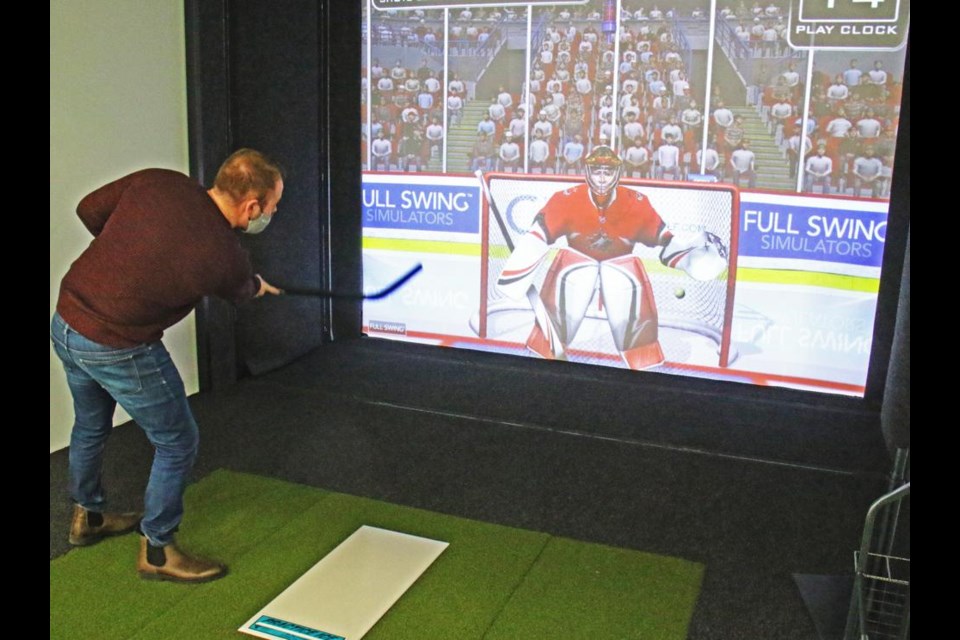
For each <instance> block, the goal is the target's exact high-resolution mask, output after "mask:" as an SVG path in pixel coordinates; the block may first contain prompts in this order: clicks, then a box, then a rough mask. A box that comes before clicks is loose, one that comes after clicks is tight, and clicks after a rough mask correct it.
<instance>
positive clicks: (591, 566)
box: [50, 471, 702, 640]
mask: <svg viewBox="0 0 960 640" xmlns="http://www.w3.org/2000/svg"><path fill="white" fill-rule="evenodd" d="M186 501H187V516H186V517H185V519H184V524H183V534H182V535H180V537H179V539H180V541H181V543H182V544H183V545H184V547H185V548H187V549H188V550H190V551H193V552H196V553H198V554H201V555H208V556H210V557H216V558H218V559H221V560H223V561H225V562H226V563H227V564H228V565H229V567H230V575H228V576H227V577H226V578H224V579H222V580H218V581H215V582H211V583H206V584H201V585H180V584H170V583H158V582H152V581H141V580H140V579H139V578H138V577H137V575H136V570H135V564H136V553H137V548H138V543H139V542H138V540H137V536H136V535H128V536H123V537H120V538H115V539H110V540H105V541H103V542H101V543H99V544H98V545H96V546H94V547H90V548H85V549H77V550H73V551H71V552H69V553H68V554H66V555H65V556H63V557H61V558H57V559H55V560H53V561H52V562H51V563H50V598H51V601H50V637H51V638H68V637H69V638H98V640H99V639H105V640H108V639H111V638H123V639H134V638H135V639H136V640H149V639H156V640H160V639H164V640H166V639H169V638H190V639H197V640H203V639H207V638H210V639H212V638H234V639H239V638H242V637H249V636H243V635H241V634H239V633H238V632H237V631H236V630H237V628H238V627H239V626H241V625H242V624H243V623H244V622H246V621H247V620H248V619H249V618H250V616H252V615H253V614H254V613H256V612H257V611H259V610H260V608H262V607H263V606H265V605H266V604H267V603H269V602H270V601H271V600H273V598H275V597H276V596H277V595H279V594H280V592H282V591H283V590H284V589H285V588H286V587H287V586H288V585H290V584H291V583H292V582H293V581H294V580H296V579H297V578H298V577H300V576H301V575H302V574H303V573H304V572H305V571H306V570H307V569H309V568H310V567H312V566H313V565H314V564H316V563H317V562H318V561H319V560H320V559H321V558H322V557H324V556H325V555H326V554H327V553H328V552H329V551H330V550H332V549H333V548H334V547H336V546H337V545H338V544H340V542H342V541H343V540H344V539H345V538H346V537H347V536H349V535H350V534H351V533H353V532H354V531H355V530H356V529H357V528H358V527H360V526H361V525H364V524H366V525H371V526H375V527H382V528H384V529H391V530H395V531H402V532H404V533H409V534H412V535H418V536H423V537H426V538H432V539H436V540H443V541H446V542H449V543H450V546H449V547H448V548H447V550H446V551H445V552H444V553H443V554H441V556H440V557H439V558H438V559H437V561H436V562H434V564H433V565H432V566H431V567H430V568H429V569H428V570H427V572H426V573H425V574H424V575H423V576H422V577H421V578H420V580H418V581H417V582H416V583H415V584H414V585H413V587H411V588H410V590H409V591H407V593H406V594H404V596H403V597H402V598H401V599H400V601H399V602H397V603H396V605H394V606H393V608H391V609H390V611H388V612H387V614H386V615H385V616H384V617H383V618H382V619H381V620H380V621H379V622H378V623H377V624H376V625H375V626H374V627H373V629H371V631H370V632H369V633H368V634H367V635H366V636H365V638H368V639H370V640H384V639H391V640H393V639H397V640H405V639H408V638H409V639H411V640H412V639H414V638H416V639H418V640H427V639H432V638H435V639H437V640H440V639H443V640H469V639H472V638H476V639H480V638H510V639H513V640H516V639H520V638H522V639H524V640H526V639H531V640H532V639H535V638H561V637H564V638H639V637H642V638H651V639H656V638H664V639H676V640H682V639H683V638H685V637H686V625H687V624H688V622H689V619H690V615H691V613H692V610H693V604H694V602H695V599H696V594H697V591H698V589H699V585H700V578H701V571H702V567H701V566H700V565H697V564H694V563H690V562H685V561H681V560H676V559H673V558H664V557H661V556H654V555H650V554H643V553H639V552H635V551H628V550H624V549H615V548H610V547H604V546H600V545H592V544H585V543H579V542H575V541H572V540H566V539H559V538H552V537H550V536H548V535H546V534H542V533H536V532H531V531H524V530H521V529H512V528H509V527H502V526H498V525H492V524H487V523H483V522H477V521H472V520H466V519H463V518H456V517H453V516H447V515H442V514H437V513H431V512H428V511H422V510H418V509H412V508H408V507H400V506H397V505H391V504H387V503H384V502H378V501H375V500H369V499H365V498H358V497H353V496H348V495H344V494H337V493H331V492H326V491H322V490H320V489H315V488H311V487H305V486H301V485H295V484H291V483H286V482H281V481H277V480H271V479H268V478H263V477H259V476H252V475H247V474H241V473H235V472H228V471H217V472H215V473H213V474H211V475H210V476H208V477H207V478H205V479H203V480H202V481H200V482H198V483H196V484H194V485H192V486H191V487H190V488H189V489H188V491H187V495H186Z"/></svg>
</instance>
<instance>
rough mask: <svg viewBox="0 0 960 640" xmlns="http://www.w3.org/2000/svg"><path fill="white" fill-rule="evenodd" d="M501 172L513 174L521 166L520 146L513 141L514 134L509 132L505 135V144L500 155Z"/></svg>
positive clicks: (501, 147)
mask: <svg viewBox="0 0 960 640" xmlns="http://www.w3.org/2000/svg"><path fill="white" fill-rule="evenodd" d="M498 155H499V157H500V170H501V171H508V172H510V173H513V172H515V171H516V170H517V168H518V167H519V166H520V145H518V144H517V143H516V142H514V140H513V134H512V133H510V132H509V131H507V132H506V133H504V134H503V144H501V145H500V150H499V153H498Z"/></svg>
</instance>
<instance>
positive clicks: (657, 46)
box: [471, 3, 704, 179]
mask: <svg viewBox="0 0 960 640" xmlns="http://www.w3.org/2000/svg"><path fill="white" fill-rule="evenodd" d="M648 7H649V8H647V7H645V8H640V7H637V8H636V9H631V8H630V6H629V5H628V6H626V7H625V9H624V18H627V16H629V20H626V19H624V20H623V21H622V24H621V28H620V32H619V37H620V42H619V54H620V57H619V59H616V55H615V47H614V43H613V42H608V39H607V38H606V36H605V34H603V33H602V31H601V22H600V19H599V14H598V8H599V5H598V3H593V4H591V5H588V6H586V7H585V8H577V7H569V8H567V7H564V8H561V9H560V10H559V11H557V12H552V13H551V14H549V16H548V17H550V18H552V19H551V20H548V21H545V22H544V27H543V31H542V34H541V37H540V38H539V39H538V40H537V41H536V42H534V43H532V46H533V47H535V50H534V52H533V55H532V56H531V58H532V67H531V70H530V86H529V88H528V90H527V88H523V87H521V91H520V94H519V95H513V96H510V100H506V99H504V94H503V91H504V90H503V89H501V93H500V96H499V97H495V98H494V99H493V102H494V103H496V102H497V101H498V100H499V101H503V102H504V103H505V108H504V109H502V110H501V109H499V108H496V112H495V113H493V112H492V113H491V114H490V116H489V117H484V121H492V126H489V125H487V128H486V130H483V128H481V129H480V130H478V131H477V144H476V145H475V146H474V149H473V151H472V154H471V169H474V170H475V169H491V170H500V171H520V170H522V167H523V157H524V154H526V156H527V161H528V171H529V172H530V173H550V174H567V173H571V174H572V173H581V172H582V170H583V166H582V163H583V159H584V158H585V157H586V156H587V155H588V154H589V153H590V151H591V150H592V149H593V147H595V146H596V145H600V144H606V145H612V146H614V148H616V149H617V150H618V152H619V153H620V155H621V157H622V158H623V159H624V161H625V175H628V176H633V177H644V178H649V177H654V178H666V179H670V178H672V179H682V178H685V177H686V175H687V173H688V172H689V171H690V168H691V165H692V163H693V162H698V159H697V155H698V149H699V146H700V141H701V135H702V127H703V124H704V123H703V114H702V112H701V111H700V109H699V106H698V103H697V100H696V99H695V98H694V97H693V95H692V93H691V90H690V84H689V81H688V79H687V61H686V60H685V58H686V57H688V56H687V54H686V52H685V51H684V50H683V49H682V47H681V46H680V44H679V43H678V38H677V37H676V30H675V23H674V21H673V20H671V19H670V18H669V17H668V16H672V15H675V12H674V10H668V11H661V10H660V9H659V8H657V6H656V5H653V6H649V5H648ZM577 15H580V16H582V17H585V18H587V19H588V22H586V26H581V25H580V24H578V23H577V22H576V20H575V19H574V16H577ZM615 81H616V83H617V85H616V87H615V86H614V82H615ZM507 93H508V94H509V92H507ZM494 108H495V107H491V109H492V110H493V109H494ZM527 109H529V111H530V113H529V114H527V113H526V110H527ZM528 125H529V130H528V129H527V126H528ZM481 127H484V122H481ZM525 134H526V136H525ZM525 147H528V148H525ZM697 170H699V164H698V166H697Z"/></svg>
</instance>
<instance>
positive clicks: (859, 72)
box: [758, 59, 901, 197]
mask: <svg viewBox="0 0 960 640" xmlns="http://www.w3.org/2000/svg"><path fill="white" fill-rule="evenodd" d="M798 75H799V74H798V73H797V70H796V65H795V63H792V62H791V63H789V65H788V66H787V68H786V69H785V70H783V71H782V72H781V73H779V74H776V75H774V76H773V77H772V78H770V79H769V81H768V82H767V84H766V86H765V87H764V90H763V91H762V93H761V94H760V98H759V104H758V109H759V111H760V114H761V117H762V118H763V119H764V120H765V121H766V122H767V123H768V126H769V127H770V130H771V131H772V132H773V133H774V136H775V139H776V141H777V143H778V144H779V145H780V148H781V150H783V151H784V152H785V153H786V154H787V157H788V158H789V160H790V175H791V177H793V178H796V177H797V172H798V171H802V172H803V176H804V180H803V183H804V190H805V191H812V192H820V193H840V194H848V195H857V196H860V195H866V196H872V197H886V196H887V195H889V187H890V184H889V183H890V177H891V176H892V173H893V158H894V149H895V145H896V137H897V128H898V126H899V113H900V101H901V85H900V83H899V82H898V81H897V80H896V79H895V78H894V77H893V76H892V75H891V74H889V73H888V72H887V71H886V70H885V69H884V67H883V63H882V62H881V61H879V60H877V61H874V62H873V64H872V65H871V66H870V67H868V68H866V69H864V68H861V66H860V61H859V60H857V59H851V60H850V61H849V63H848V65H847V67H846V68H845V69H843V70H842V71H840V72H838V73H832V74H831V73H828V72H825V71H822V70H817V69H814V72H813V74H812V80H811V89H810V106H809V111H808V119H807V121H806V122H804V121H803V99H804V93H805V88H804V85H803V83H802V82H800V80H799V78H798ZM867 192H869V193H867Z"/></svg>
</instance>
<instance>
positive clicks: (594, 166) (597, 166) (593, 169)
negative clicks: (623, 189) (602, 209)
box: [584, 145, 622, 196]
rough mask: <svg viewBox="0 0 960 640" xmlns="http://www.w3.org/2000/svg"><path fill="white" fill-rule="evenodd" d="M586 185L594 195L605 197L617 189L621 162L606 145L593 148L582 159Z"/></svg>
mask: <svg viewBox="0 0 960 640" xmlns="http://www.w3.org/2000/svg"><path fill="white" fill-rule="evenodd" d="M584 165H585V166H586V179H587V184H588V185H590V190H591V191H593V193H594V194H595V195H598V196H606V195H607V194H609V193H611V192H612V191H613V190H614V189H616V187H617V182H619V181H620V173H621V171H622V161H621V160H620V157H619V156H618V155H617V154H616V153H614V152H613V149H611V148H610V147H608V146H606V145H600V146H597V147H594V149H593V151H591V152H590V155H588V156H587V157H586V158H585V159H584Z"/></svg>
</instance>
